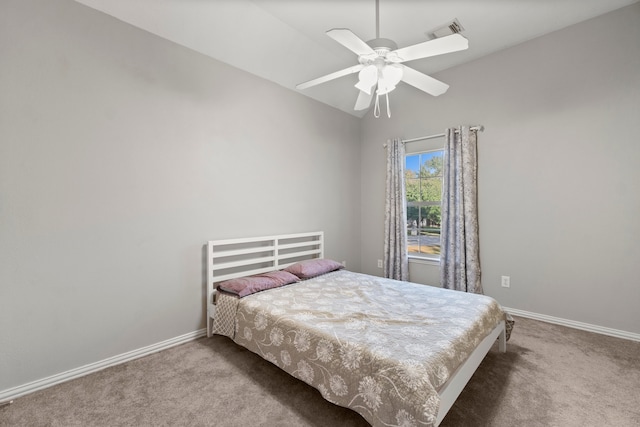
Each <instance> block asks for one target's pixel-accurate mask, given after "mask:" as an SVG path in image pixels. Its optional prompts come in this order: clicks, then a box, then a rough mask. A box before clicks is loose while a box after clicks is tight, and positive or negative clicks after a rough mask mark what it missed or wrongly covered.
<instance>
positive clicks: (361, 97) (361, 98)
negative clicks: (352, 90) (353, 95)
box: [353, 90, 375, 111]
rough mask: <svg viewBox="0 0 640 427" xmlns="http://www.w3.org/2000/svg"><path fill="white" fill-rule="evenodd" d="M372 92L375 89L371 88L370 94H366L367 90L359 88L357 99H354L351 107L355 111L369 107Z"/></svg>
mask: <svg viewBox="0 0 640 427" xmlns="http://www.w3.org/2000/svg"><path fill="white" fill-rule="evenodd" d="M374 93H375V91H373V90H372V91H371V94H370V95H367V92H365V91H363V90H361V91H360V93H359V94H358V99H357V100H356V106H355V107H353V109H354V110H356V111H360V110H366V109H367V108H369V107H370V106H371V100H372V99H373V94H374Z"/></svg>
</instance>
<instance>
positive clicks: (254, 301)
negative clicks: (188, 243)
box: [214, 270, 505, 427]
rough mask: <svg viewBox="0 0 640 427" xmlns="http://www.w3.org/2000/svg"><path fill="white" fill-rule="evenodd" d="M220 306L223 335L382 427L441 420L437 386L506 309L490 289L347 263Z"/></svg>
mask: <svg viewBox="0 0 640 427" xmlns="http://www.w3.org/2000/svg"><path fill="white" fill-rule="evenodd" d="M218 305H219V307H218V310H217V313H216V321H215V322H214V324H217V331H216V333H223V334H226V335H228V336H230V337H231V338H232V339H233V340H234V341H235V342H236V343H238V344H240V345H242V346H244V347H246V348H248V349H249V350H251V351H253V352H254V353H257V354H259V355H260V356H262V357H263V358H264V359H266V360H268V361H270V362H272V363H273V364H275V365H277V366H278V367H280V368H282V369H283V370H285V371H286V372H288V373H289V374H291V375H293V376H294V377H296V378H298V379H300V380H302V381H304V382H306V383H308V384H310V385H311V386H313V387H315V388H316V389H318V390H319V391H320V393H321V394H322V396H323V397H324V398H325V399H327V400H328V401H330V402H333V403H335V404H337V405H340V406H345V407H348V408H351V409H353V410H355V411H356V412H358V413H360V414H361V415H362V416H363V417H364V418H365V419H366V420H367V421H368V422H369V423H371V424H372V425H373V426H407V427H408V426H418V425H420V426H429V425H434V424H435V422H436V417H437V414H438V409H439V403H440V399H439V396H438V393H437V390H438V389H439V388H440V387H441V386H442V385H443V384H444V383H445V382H446V381H447V380H448V379H449V376H450V375H451V373H452V372H454V371H455V369H456V368H457V367H458V365H459V364H461V363H462V362H464V361H465V360H466V359H467V357H468V356H469V355H470V354H471V352H472V351H473V350H474V349H475V347H476V346H477V345H478V344H479V343H480V341H482V339H483V338H485V337H486V336H487V335H488V334H489V332H491V330H492V329H493V328H494V327H495V326H496V325H497V324H498V323H499V322H500V321H501V320H504V316H505V315H504V312H503V311H502V309H501V307H500V306H499V304H498V303H497V302H496V301H495V300H494V299H492V298H490V297H487V296H483V295H476V294H467V293H463V292H458V291H450V290H446V289H440V288H435V287H431V286H427V285H419V284H414V283H409V282H400V281H395V280H390V279H385V278H381V277H375V276H368V275H364V274H359V273H353V272H350V271H346V270H340V271H335V272H332V273H328V274H325V275H322V276H319V277H316V278H313V279H309V280H305V281H303V282H300V283H296V284H292V285H288V286H284V287H281V288H276V289H271V290H268V291H264V292H259V293H256V294H253V295H251V296H247V297H245V298H242V299H237V298H235V297H228V298H220V299H219V301H218ZM225 313H226V316H225ZM230 316H233V317H230ZM218 317H220V319H218ZM224 317H226V319H224ZM225 323H226V324H227V327H226V332H225V327H224V325H225ZM231 325H233V326H232V327H231Z"/></svg>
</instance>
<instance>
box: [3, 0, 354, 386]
mask: <svg viewBox="0 0 640 427" xmlns="http://www.w3.org/2000/svg"><path fill="white" fill-rule="evenodd" d="M0 62H1V64H0V265H1V268H0V390H5V389H8V388H11V387H14V386H18V385H22V384H26V383H28V382H30V381H33V380H38V379H42V378H44V377H47V376H50V375H54V374H57V373H61V372H64V371H67V370H70V369H74V368H78V367H80V366H83V365H85V364H89V363H92V362H96V361H99V360H103V359H105V358H108V357H111V356H114V355H119V354H122V353H125V352H127V351H131V350H134V349H138V348H141V347H144V346H147V345H151V344H155V343H158V342H161V341H163V340H166V339H169V338H173V337H176V336H179V335H182V334H185V333H189V332H193V331H196V330H198V329H200V328H203V327H204V311H205V308H204V295H205V278H204V273H203V268H204V266H203V245H204V243H205V241H206V240H208V239H220V238H229V237H243V236H255V235H271V234H280V233H293V232H303V231H314V230H324V231H325V233H326V234H325V237H326V242H327V245H326V255H327V256H328V257H331V258H335V259H338V260H340V261H342V260H346V261H347V263H348V265H349V267H351V268H353V269H355V270H357V269H359V262H360V256H359V250H360V246H359V239H360V236H359V233H360V229H359V220H360V170H359V167H360V166H359V165H360V162H359V154H360V147H359V132H360V121H359V119H357V118H354V117H352V116H350V115H348V114H345V113H343V112H340V111H338V110H335V109H332V108H329V107H326V106H324V105H322V104H319V103H317V102H315V101H312V100H310V99H308V98H306V97H304V96H302V95H300V94H297V93H295V92H292V91H289V90H285V89H283V88H281V87H279V86H277V85H274V84H271V83H268V82H266V81H264V80H262V79H259V78H257V77H254V76H252V75H249V74H247V73H244V72H241V71H239V70H237V69H234V68H232V67H229V66H227V65H224V64H222V63H220V62H217V61H215V60H212V59H210V58H206V57H204V56H202V55H200V54H197V53H195V52H192V51H190V50H187V49H185V48H183V47H180V46H178V45H175V44H172V43H170V42H167V41H164V40H162V39H160V38H158V37H155V36H152V35H150V34H148V33H146V32H143V31H140V30H137V29H135V28H133V27H131V26H129V25H126V24H123V23H122V22H120V21H117V20H115V19H113V18H111V17H108V16H107V15H103V14H101V13H99V12H97V11H94V10H92V9H89V8H87V7H85V6H82V5H80V4H78V3H75V2H73V1H71V0H57V1H35V0H26V1H23V0H11V1H7V0H4V1H2V2H0Z"/></svg>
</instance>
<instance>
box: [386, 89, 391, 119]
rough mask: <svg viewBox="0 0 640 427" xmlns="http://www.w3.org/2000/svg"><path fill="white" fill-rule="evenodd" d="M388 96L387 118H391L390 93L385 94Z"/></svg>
mask: <svg viewBox="0 0 640 427" xmlns="http://www.w3.org/2000/svg"><path fill="white" fill-rule="evenodd" d="M385 95H386V96H387V117H389V118H391V108H389V92H387V93H386V94H385Z"/></svg>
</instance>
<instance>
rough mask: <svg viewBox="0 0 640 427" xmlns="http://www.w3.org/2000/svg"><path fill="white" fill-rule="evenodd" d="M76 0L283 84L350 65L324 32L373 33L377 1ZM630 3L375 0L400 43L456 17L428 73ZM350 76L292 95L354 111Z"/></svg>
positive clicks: (423, 66) (386, 31) (350, 58)
mask: <svg viewBox="0 0 640 427" xmlns="http://www.w3.org/2000/svg"><path fill="white" fill-rule="evenodd" d="M76 1H78V2H79V3H82V4H85V5H87V6H90V7H92V8H94V9H97V10H100V11H102V12H104V13H107V14H109V15H111V16H114V17H115V18H118V19H120V20H122V21H124V22H127V23H129V24H131V25H134V26H136V27H139V28H142V29H144V30H146V31H149V32H150V33H153V34H156V35H158V36H160V37H163V38H165V39H168V40H171V41H173V42H175V43H178V44H180V45H183V46H186V47H188V48H191V49H193V50H195V51H198V52H201V53H203V54H205V55H208V56H210V57H213V58H215V59H217V60H220V61H222V62H225V63H227V64H230V65H232V66H234V67H237V68H240V69H242V70H245V71H248V72H250V73H252V74H255V75H257V76H260V77H262V78H265V79H267V80H270V81H273V82H275V83H277V84H279V85H281V86H284V87H286V88H288V89H291V90H296V89H295V85H296V84H298V83H302V82H304V81H307V80H311V79H313V78H316V77H319V76H322V75H324V74H328V73H331V72H333V71H337V70H341V69H343V68H346V67H349V66H351V65H355V64H357V57H356V55H355V54H354V53H352V52H351V51H349V50H347V49H346V48H345V47H343V46H341V45H339V44H338V43H337V42H335V41H334V40H332V39H330V38H329V37H328V36H327V35H326V34H325V32H326V31H327V30H329V29H332V28H349V29H350V30H351V31H353V32H354V33H355V34H357V35H358V36H359V37H360V38H362V39H363V40H365V41H366V40H370V39H373V38H375V37H376V34H375V32H376V19H375V0H253V1H250V0H76ZM637 1H638V0H421V1H420V0H380V37H384V38H389V39H392V40H394V41H395V42H396V43H397V44H398V47H405V46H409V45H413V44H416V43H419V42H422V41H426V40H428V37H427V36H426V34H427V33H428V32H430V31H431V30H433V29H435V28H438V27H440V26H442V25H444V24H447V23H449V22H450V21H452V20H453V19H454V18H457V19H458V20H459V21H460V23H461V24H462V26H463V27H464V29H465V31H464V32H463V33H462V34H463V35H464V36H465V37H466V38H467V39H469V49H468V50H465V51H461V52H455V53H450V54H447V55H443V56H439V57H433V58H427V59H421V60H417V61H413V62H411V63H410V64H408V65H410V66H411V67H413V68H415V69H417V70H419V71H421V72H423V73H426V74H434V73H437V72H438V71H442V70H444V69H446V68H450V67H453V66H456V65H459V64H462V63H465V62H468V61H472V60H474V59H477V58H479V57H482V56H484V55H488V54H490V53H493V52H496V51H498V50H501V49H504V48H507V47H511V46H514V45H517V44H519V43H522V42H524V41H527V40H530V39H533V38H535V37H539V36H542V35H544V34H547V33H549V32H552V31H556V30H559V29H561V28H564V27H567V26H569V25H572V24H575V23H578V22H581V21H584V20H586V19H589V18H593V17H595V16H598V15H602V14H604V13H606V12H609V11H612V10H615V9H618V8H621V7H624V6H627V5H630V4H632V3H636V2H637ZM614 30H615V29H612V31H614ZM356 81H357V75H350V76H346V77H342V78H340V79H338V80H334V81H331V82H328V83H325V84H322V85H320V86H316V87H312V88H310V89H306V90H304V91H300V93H303V94H304V95H307V96H309V97H311V98H314V99H316V100H318V101H320V102H323V103H325V104H328V105H331V106H333V107H335V108H338V109H340V110H343V111H345V112H348V113H350V114H353V115H355V116H358V117H362V116H363V115H364V113H365V112H362V111H361V112H356V111H354V110H353V105H354V103H355V100H356V98H357V95H358V90H357V89H356V88H354V87H353V85H354V84H355V83H356ZM424 96H430V95H427V94H424ZM441 96H446V95H441Z"/></svg>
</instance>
